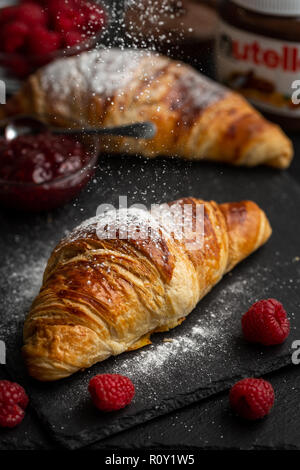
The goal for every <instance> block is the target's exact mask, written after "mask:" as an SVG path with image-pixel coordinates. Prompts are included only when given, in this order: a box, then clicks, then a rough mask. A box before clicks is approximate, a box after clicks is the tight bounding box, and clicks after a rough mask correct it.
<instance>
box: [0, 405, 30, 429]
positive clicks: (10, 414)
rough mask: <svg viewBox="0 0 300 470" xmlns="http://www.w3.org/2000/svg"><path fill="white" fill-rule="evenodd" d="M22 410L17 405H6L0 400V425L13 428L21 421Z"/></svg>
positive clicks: (23, 414) (22, 416)
mask: <svg viewBox="0 0 300 470" xmlns="http://www.w3.org/2000/svg"><path fill="white" fill-rule="evenodd" d="M24 416H25V413H24V410H22V408H21V407H20V406H19V405H6V404H5V403H1V402H0V427H2V428H14V427H15V426H18V424H20V423H21V422H22V421H23V418H24Z"/></svg>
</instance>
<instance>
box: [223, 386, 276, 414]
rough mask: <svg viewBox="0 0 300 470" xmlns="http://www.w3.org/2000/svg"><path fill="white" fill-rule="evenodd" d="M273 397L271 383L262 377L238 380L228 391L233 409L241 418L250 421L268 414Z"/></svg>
mask: <svg viewBox="0 0 300 470" xmlns="http://www.w3.org/2000/svg"><path fill="white" fill-rule="evenodd" d="M274 399H275V395H274V390H273V387H272V385H271V384H270V382H267V381H266V380H263V379H253V378H248V379H243V380H240V381H239V382H237V383H236V384H235V385H234V386H233V387H232V388H231V390H230V393H229V401H230V405H231V407H232V408H233V410H234V411H235V412H236V413H237V414H238V415H239V416H241V417H242V418H245V419H248V420H251V421H252V420H256V419H260V418H263V417H264V416H266V415H267V414H269V413H270V411H271V408H272V406H273V404H274Z"/></svg>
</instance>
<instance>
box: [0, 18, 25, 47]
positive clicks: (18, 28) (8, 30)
mask: <svg viewBox="0 0 300 470" xmlns="http://www.w3.org/2000/svg"><path fill="white" fill-rule="evenodd" d="M28 33H29V28H28V26H27V25H26V24H25V23H22V22H21V21H12V22H11V23H7V24H5V25H4V26H3V28H2V33H1V37H2V47H3V50H4V51H5V52H8V53H12V52H16V51H17V50H18V49H20V48H21V47H22V46H23V45H24V44H25V41H26V38H27V36H28Z"/></svg>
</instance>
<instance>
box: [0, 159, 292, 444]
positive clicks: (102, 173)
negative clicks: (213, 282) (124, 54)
mask: <svg viewBox="0 0 300 470" xmlns="http://www.w3.org/2000/svg"><path fill="white" fill-rule="evenodd" d="M119 195H127V196H128V199H129V204H132V203H134V202H139V203H147V204H148V205H150V204H151V203H154V202H156V203H159V202H164V201H168V200H172V199H176V198H179V197H182V196H187V195H192V196H195V197H202V198H205V199H215V200H217V201H218V202H222V201H229V200H240V199H253V200H255V201H256V202H257V203H259V204H260V205H261V206H262V207H263V208H264V209H265V210H266V212H267V214H268V216H269V218H270V220H271V224H272V226H273V229H274V234H273V236H272V239H271V240H270V242H269V243H268V244H267V245H266V246H265V247H263V248H262V249H261V250H259V251H258V252H257V253H255V254H254V255H252V256H251V257H250V258H248V259H247V260H246V261H244V262H243V263H242V264H241V265H240V266H238V267H237V268H236V269H235V270H234V271H233V273H232V274H230V275H227V276H226V277H225V278H224V279H223V280H222V281H221V283H220V284H219V285H218V286H216V287H215V288H214V290H213V291H212V292H211V293H210V294H209V295H208V296H207V297H206V298H205V299H203V300H202V302H200V303H199V305H198V306H197V308H196V309H195V311H194V312H193V313H192V314H191V315H190V316H189V317H188V319H187V320H186V321H185V322H184V323H183V324H182V325H181V326H180V327H178V328H176V329H175V330H173V331H172V332H169V333H166V334H164V335H162V334H161V335H156V336H154V338H153V340H154V341H153V343H154V344H153V346H150V347H147V348H145V349H143V350H141V351H136V352H131V353H125V354H123V355H121V356H119V357H117V358H112V359H109V360H107V361H105V362H104V363H102V364H99V365H96V366H94V367H93V368H91V369H90V370H88V371H86V372H84V373H80V374H77V375H75V376H73V377H71V378H69V379H65V380H63V381H61V382H58V383H55V384H38V383H36V382H34V381H33V380H30V379H28V378H27V377H26V374H25V373H24V368H23V364H22V362H21V358H20V355H19V346H20V343H21V340H20V333H21V322H22V320H23V318H24V315H25V312H26V311H27V310H28V308H29V305H30V302H31V300H32V298H33V296H34V295H35V293H36V292H37V290H38V287H39V284H40V278H41V274H42V269H43V267H44V264H45V262H46V260H47V257H48V255H49V252H50V250H51V249H52V248H53V246H54V245H55V243H56V242H57V241H58V240H59V239H60V238H61V236H62V235H64V233H65V231H66V230H68V229H71V228H72V227H73V226H75V225H76V224H77V223H78V222H79V221H81V220H83V219H85V218H87V217H90V216H93V215H94V214H95V212H96V208H97V206H98V205H99V204H101V203H103V202H109V203H113V204H115V205H117V201H118V196H119ZM299 202H300V190H299V188H298V186H297V185H296V184H295V183H294V181H293V180H292V178H290V177H289V176H288V175H287V174H286V173H284V172H277V171H273V170H270V169H263V168H260V169H253V170H245V169H235V168H230V167H221V166H216V165H210V164H204V163H189V162H183V161H178V160H173V159H169V160H162V159H157V160H153V161H150V160H143V159H139V158H128V157H123V158H121V157H118V158H111V157H110V158H109V157H107V158H106V157H105V158H103V160H102V161H101V166H100V168H99V171H98V172H97V176H96V177H95V178H94V179H93V181H92V182H91V184H90V185H89V187H88V189H87V190H85V191H84V192H83V193H82V194H81V196H80V197H79V199H78V201H76V203H75V205H74V204H70V205H69V206H66V207H64V208H62V209H60V210H57V211H56V212H55V213H54V214H52V215H51V216H49V215H48V216H47V215H45V214H44V215H36V216H34V215H32V216H24V215H16V214H12V213H3V214H2V215H1V218H0V223H1V227H2V237H1V238H2V241H1V247H0V249H1V252H2V253H3V255H4V261H3V262H2V264H1V267H0V284H1V292H2V299H3V300H2V306H1V314H0V320H1V322H2V328H0V339H4V340H6V342H7V344H8V361H9V364H8V367H9V369H10V372H12V373H13V374H14V376H15V377H16V378H18V380H22V382H23V383H24V384H25V386H26V388H27V390H28V391H29V393H30V395H31V401H32V404H33V406H34V407H35V409H36V411H37V413H38V415H39V417H40V418H41V420H42V422H43V423H44V424H45V425H46V426H47V429H48V430H49V431H50V433H51V435H52V436H53V437H54V438H55V439H56V440H57V441H58V442H60V443H61V444H62V445H64V446H66V447H69V448H78V447H82V446H85V445H88V444H91V443H92V442H96V441H98V440H100V439H102V438H104V437H107V436H109V435H112V434H115V433H117V432H120V431H121V430H124V429H127V428H130V427H132V426H134V425H136V424H139V423H142V422H144V421H146V420H149V419H152V418H154V417H156V416H159V415H162V414H165V413H167V412H169V411H171V410H174V409H176V408H179V407H182V406H185V405H187V404H189V403H192V402H194V401H196V400H199V399H200V398H204V397H207V396H209V395H211V394H213V393H216V392H218V391H220V390H224V389H225V388H227V387H228V386H229V385H230V384H231V383H233V382H234V381H235V380H236V379H237V378H238V377H241V376H244V375H261V374H263V373H266V372H269V371H271V370H275V369H279V368H280V367H283V366H284V365H286V364H288V363H290V360H291V342H292V340H293V339H297V334H298V333H297V331H299V329H300V318H298V316H297V315H296V313H297V310H298V308H299V303H300V295H299V292H298V290H299V289H298V288H299V271H300V264H299V261H298V259H299V258H298V256H299V254H300V253H299V251H300V249H299V248H300V247H299V243H298V233H299V221H298V209H299ZM270 296H273V297H276V298H278V299H279V300H281V301H282V302H283V303H284V305H285V306H286V308H287V310H288V312H289V314H290V317H291V320H292V325H293V329H292V332H291V335H290V337H289V339H288V341H287V342H286V343H285V344H284V345H283V346H279V347H274V348H261V347H258V346H251V345H248V344H246V343H245V342H244V341H243V339H242V337H241V331H240V317H241V315H242V313H243V312H244V311H245V310H246V309H247V308H248V306H249V305H250V304H251V303H252V302H254V301H255V300H257V299H259V298H262V297H270ZM164 337H167V338H171V339H173V342H171V343H164V342H163V338H164ZM166 351H168V353H166ZM102 372H119V373H124V374H126V375H128V376H129V377H131V378H132V380H133V381H134V383H135V385H136V397H135V399H134V402H133V403H132V404H131V405H130V407H127V408H126V409H124V410H122V411H119V412H116V413H113V414H101V413H100V412H99V413H98V412H96V411H95V410H94V408H93V407H92V405H91V403H90V400H89V397H88V394H87V384H88V380H89V378H90V377H91V376H92V375H94V374H96V373H102Z"/></svg>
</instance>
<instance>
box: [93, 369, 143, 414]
mask: <svg viewBox="0 0 300 470" xmlns="http://www.w3.org/2000/svg"><path fill="white" fill-rule="evenodd" d="M89 392H90V394H91V397H92V401H93V403H94V405H95V406H96V407H97V408H99V410H102V411H114V410H120V409H121V408H124V407H125V406H126V405H129V403H130V402H131V400H132V399H133V397H134V392H135V390H134V385H133V383H132V382H131V380H130V379H129V378H128V377H125V376H124V375H119V374H100V375H95V377H93V378H92V379H91V380H90V383H89Z"/></svg>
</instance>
